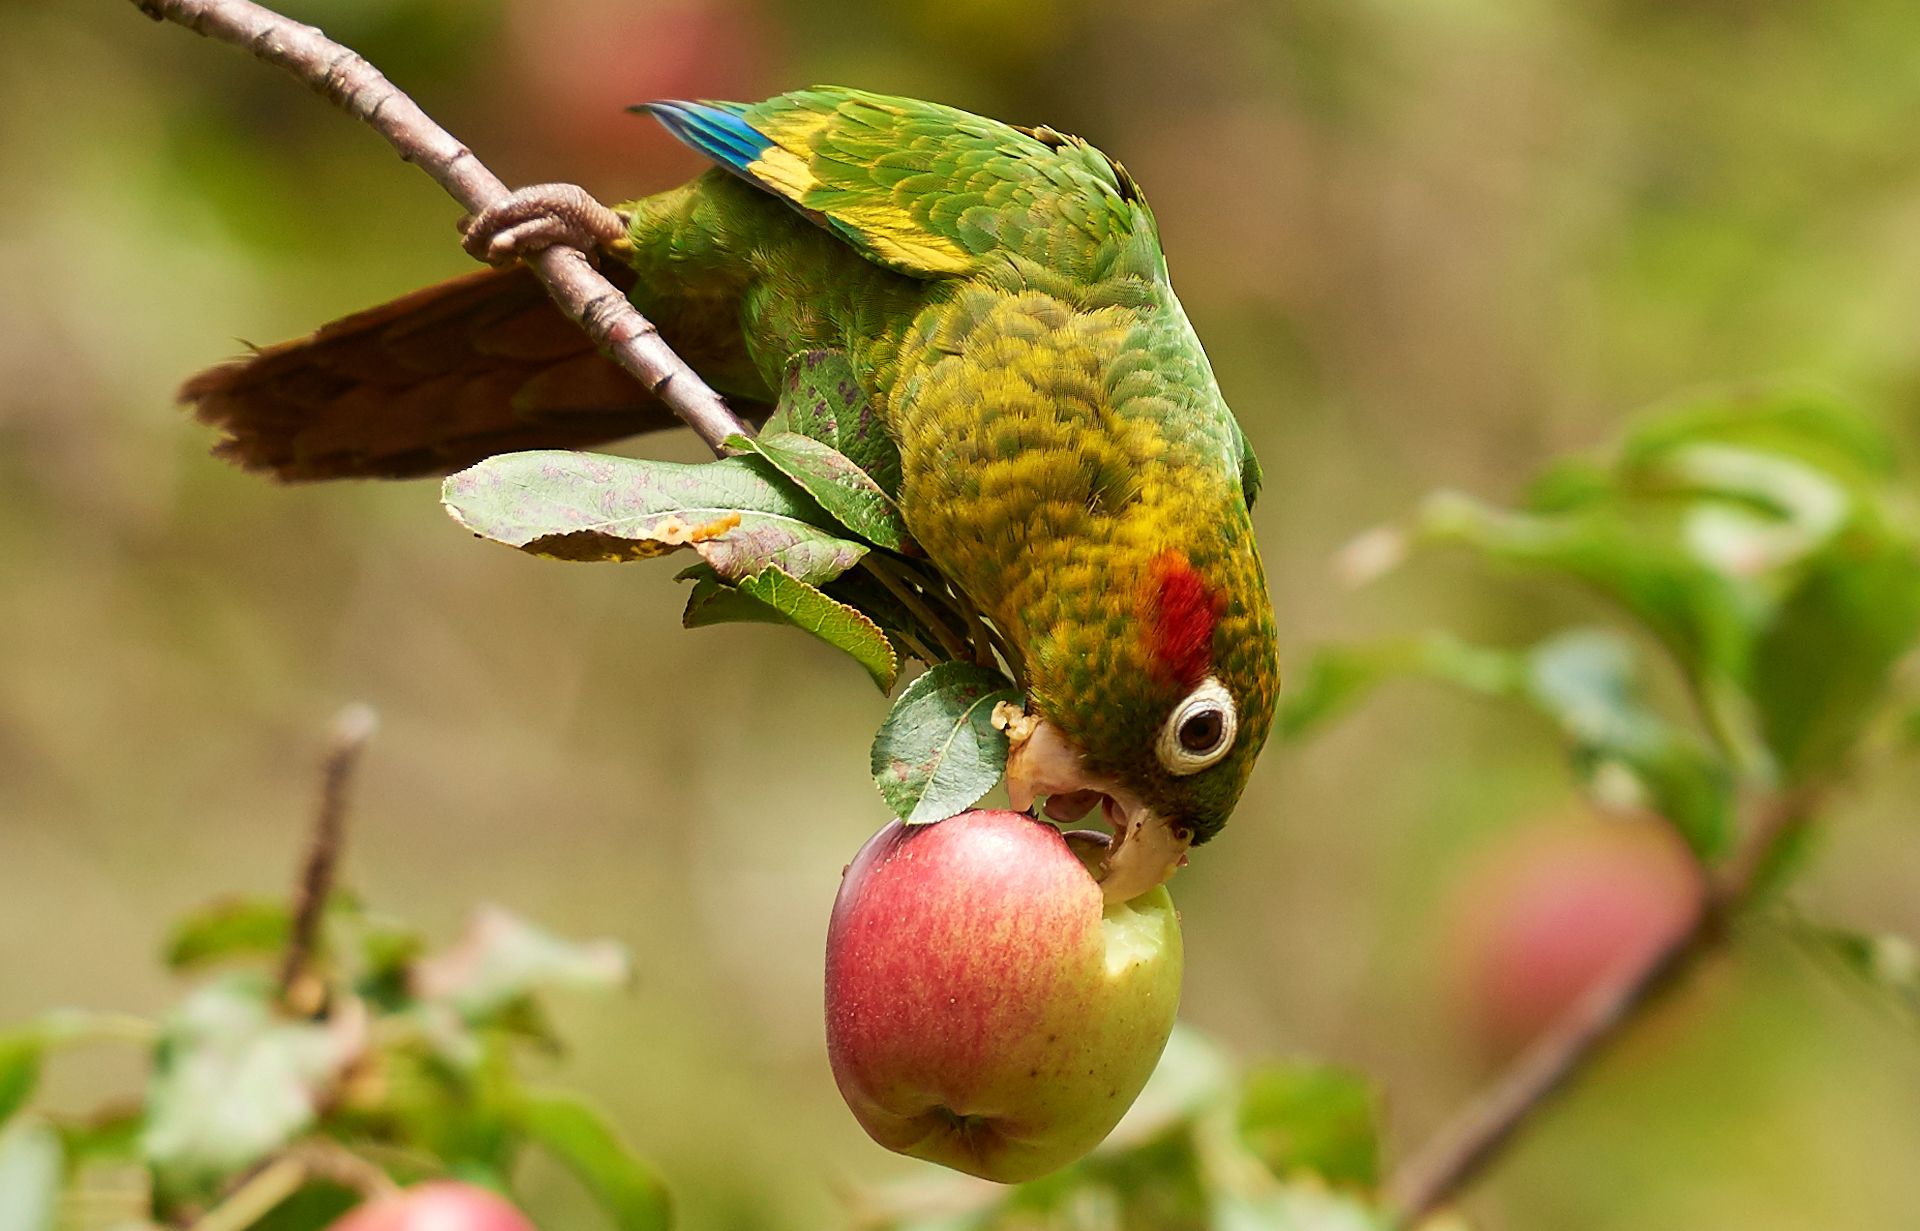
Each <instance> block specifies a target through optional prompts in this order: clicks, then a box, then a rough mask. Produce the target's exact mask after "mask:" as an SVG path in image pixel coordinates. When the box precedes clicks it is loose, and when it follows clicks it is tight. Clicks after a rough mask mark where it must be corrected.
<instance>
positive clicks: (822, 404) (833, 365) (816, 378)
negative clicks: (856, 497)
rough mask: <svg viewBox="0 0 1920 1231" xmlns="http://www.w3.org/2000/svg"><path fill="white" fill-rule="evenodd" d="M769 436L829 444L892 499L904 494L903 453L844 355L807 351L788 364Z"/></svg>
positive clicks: (768, 429) (834, 351)
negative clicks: (781, 434)
mask: <svg viewBox="0 0 1920 1231" xmlns="http://www.w3.org/2000/svg"><path fill="white" fill-rule="evenodd" d="M766 431H767V433H769V434H770V433H776V432H794V433H797V434H798V435H801V436H806V437H809V438H811V439H813V440H817V441H819V442H820V443H822V444H825V445H830V446H832V447H833V449H834V450H835V451H836V452H838V453H841V454H843V455H845V456H846V457H847V458H848V459H849V460H851V461H852V462H853V464H854V465H855V466H857V467H859V468H860V469H861V470H862V471H864V472H865V473H866V474H868V475H869V476H871V477H872V479H873V481H874V482H875V483H876V484H878V485H879V487H880V490H881V491H883V492H885V493H886V494H887V495H888V496H890V497H898V496H899V494H900V450H899V448H898V446H896V445H895V444H894V442H893V438H892V437H891V436H889V435H887V433H886V429H885V428H884V427H883V426H882V425H881V423H880V419H879V416H878V415H876V414H875V413H874V410H873V399H872V398H871V397H869V396H868V395H867V391H866V390H865V389H864V388H862V387H861V385H860V379H859V376H858V375H857V374H856V373H855V372H854V370H853V364H852V363H851V362H850V361H849V360H848V359H847V356H846V352H844V351H837V350H812V351H803V352H801V353H800V354H797V355H795V356H794V357H793V358H792V359H791V360H789V361H788V363H787V370H786V378H785V381H784V383H783V384H782V387H781V391H780V404H779V406H778V407H777V408H776V409H775V410H774V413H773V417H772V418H770V419H768V420H767V423H766Z"/></svg>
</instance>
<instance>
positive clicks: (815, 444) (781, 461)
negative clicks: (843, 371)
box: [727, 432, 919, 554]
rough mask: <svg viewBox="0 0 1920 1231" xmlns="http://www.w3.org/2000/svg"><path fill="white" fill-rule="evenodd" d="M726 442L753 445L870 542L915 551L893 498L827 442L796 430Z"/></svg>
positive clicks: (839, 520) (737, 444) (827, 509)
mask: <svg viewBox="0 0 1920 1231" xmlns="http://www.w3.org/2000/svg"><path fill="white" fill-rule="evenodd" d="M727 444H728V445H729V446H730V447H732V448H736V449H751V450H752V451H753V452H755V453H758V454H759V455H760V456H762V457H764V458H766V459H767V460H768V461H770V462H772V463H773V464H774V465H775V466H777V467H779V469H780V472H781V473H782V474H784V475H786V476H787V477H788V478H789V479H792V480H793V481H794V482H795V483H798V484H799V485H800V486H801V488H802V489H804V490H805V491H806V493H807V494H808V495H809V496H812V497H813V498H814V499H815V500H817V501H819V502H820V507H821V508H823V509H825V510H826V511H827V512H828V513H830V514H832V516H833V519H834V520H835V521H837V522H839V523H840V524H841V525H843V526H845V527H846V528H847V529H849V530H851V531H853V532H854V533H855V534H857V535H859V536H860V537H861V538H863V539H865V540H866V541H867V542H869V543H874V544H877V545H878V546H881V547H884V548H886V549H887V550H889V551H898V552H907V553H910V554H918V552H919V548H917V547H915V546H914V545H913V540H912V539H911V538H910V537H909V536H908V534H907V524H906V523H905V522H904V521H901V520H900V509H899V508H898V506H896V505H895V504H894V503H893V499H892V497H890V496H888V495H887V493H886V492H884V491H882V490H880V485H879V484H878V483H876V482H875V481H874V479H873V476H871V475H869V474H868V473H867V472H866V471H864V470H862V469H860V467H859V466H857V465H855V464H854V461H853V459H852V458H849V457H848V456H847V455H846V454H844V453H842V452H840V451H839V450H838V449H835V448H834V447H833V446H832V445H830V444H825V443H823V442H821V441H818V440H814V439H812V438H811V437H808V436H801V435H799V434H798V433H795V432H765V433H762V434H761V435H760V436H758V437H746V436H734V437H732V438H730V439H729V440H728V441H727Z"/></svg>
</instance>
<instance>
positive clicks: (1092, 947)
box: [826, 811, 1181, 1184]
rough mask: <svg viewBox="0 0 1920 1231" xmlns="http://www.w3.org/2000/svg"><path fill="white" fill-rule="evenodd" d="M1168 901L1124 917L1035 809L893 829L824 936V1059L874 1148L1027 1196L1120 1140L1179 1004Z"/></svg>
mask: <svg viewBox="0 0 1920 1231" xmlns="http://www.w3.org/2000/svg"><path fill="white" fill-rule="evenodd" d="M1180 967H1181V950H1180V922H1179V916H1178V915H1177V914H1175V912H1174V909H1173V900H1172V899H1171V898H1170V897H1168V896H1167V891H1166V889H1165V887H1160V888H1156V889H1153V890H1151V891H1150V892H1147V893H1144V894H1142V895H1140V896H1139V897H1137V898H1134V899H1133V900H1132V901H1129V902H1118V903H1114V904H1113V905H1110V906H1109V905H1107V904H1105V903H1104V902H1103V901H1102V900H1101V893H1100V886H1099V884H1098V883H1097V882H1096V881H1095V880H1094V879H1093V875H1092V873H1090V872H1089V871H1088V870H1087V868H1086V866H1085V865H1084V864H1083V863H1082V862H1081V860H1080V858H1079V857H1078V856H1076V855H1075V854H1074V852H1073V849H1072V848H1071V847H1069V846H1068V843H1067V840H1066V839H1065V838H1064V837H1063V836H1062V835H1061V834H1060V832H1059V831H1058V830H1056V829H1054V828H1053V826H1051V825H1047V824H1044V823H1043V822H1040V821H1036V820H1034V819H1033V818H1032V817H1029V816H1025V815H1023V814H1021V813H1018V812H985V811H982V812H966V813H962V814H960V815H959V816H955V817H950V818H948V819H947V820H944V821H938V822H935V823H934V824H931V825H911V826H910V825H905V824H903V823H901V822H900V821H894V822H893V823H892V824H890V825H888V826H886V828H884V829H882V830H881V831H880V832H879V833H877V834H875V835H874V836H873V837H872V838H870V839H868V841H867V844H866V845H865V846H863V847H862V848H861V849H860V853H859V854H858V855H856V856H854V860H853V862H852V863H851V864H849V865H847V869H846V872H845V873H844V874H843V876H842V878H841V881H840V893H839V896H838V897H837V898H836V899H835V901H834V904H833V916H832V919H831V921H830V922H829V924H828V926H827V980H826V992H827V996H826V999H827V1055H828V1057H829V1059H830V1060H831V1061H832V1064H833V1076H834V1080H835V1081H836V1082H837V1083H838V1084H839V1087H840V1093H841V1095H842V1097H844V1098H845V1099H846V1101H847V1106H848V1107H849V1108H851V1109H852V1111H853V1114H854V1117H855V1118H856V1119H858V1120H859V1121H860V1125H861V1127H862V1128H864V1129H866V1130H867V1134H868V1135H869V1136H871V1137H872V1138H873V1139H874V1140H875V1141H877V1142H879V1143H880V1144H881V1145H883V1146H885V1147H887V1148H888V1149H890V1150H895V1151H898V1152H899V1153H902V1154H909V1155H912V1156H913V1157H915V1158H923V1159H927V1160H929V1161H932V1162H936V1163H942V1164H945V1165H946V1166H948V1167H952V1168H954V1169H956V1170H959V1171H965V1172H968V1173H970V1174H973V1175H977V1176H981V1177H983V1178H985V1179H989V1180H997V1181H999V1182H1001V1183H1005V1184H1011V1183H1015V1182H1018V1181H1021V1180H1030V1179H1033V1178H1034V1177H1036V1176H1041V1175H1045V1174H1046V1173H1047V1172H1049V1171H1053V1170H1056V1169H1057V1168H1060V1167H1063V1166H1065V1165H1066V1164H1068V1163H1070V1162H1073V1161H1074V1160H1075V1159H1077V1158H1079V1157H1081V1156H1082V1155H1084V1154H1085V1153H1086V1152H1087V1151H1089V1150H1091V1149H1092V1148H1093V1147H1094V1146H1096V1145H1098V1144H1099V1143H1100V1141H1101V1140H1102V1139H1103V1138H1104V1137H1106V1135H1107V1134H1108V1132H1110V1131H1111V1130H1112V1129H1113V1126H1114V1125H1115V1124H1116V1123H1117V1122H1118V1121H1119V1119H1120V1117H1121V1115H1122V1114H1123V1113H1124V1112H1125V1111H1126V1110H1127V1108H1128V1106H1130V1105H1131V1104H1132V1102H1133V1100H1134V1097H1135V1096H1136V1095H1138V1094H1139V1093H1140V1088H1141V1087H1142V1086H1144V1085H1145V1084H1146V1081H1147V1078H1148V1076H1149V1075H1151V1074H1152V1072H1153V1068H1154V1064H1155V1063H1156V1062H1157V1061H1158V1060H1159V1058H1160V1051H1161V1049H1162V1048H1163V1047H1165V1046H1166V1042H1167V1036H1168V1034H1169V1033H1170V1032H1171V1031H1172V1029H1173V1019H1174V1013H1175V1010H1176V1009H1177V1008H1178V1007H1179V1002H1180Z"/></svg>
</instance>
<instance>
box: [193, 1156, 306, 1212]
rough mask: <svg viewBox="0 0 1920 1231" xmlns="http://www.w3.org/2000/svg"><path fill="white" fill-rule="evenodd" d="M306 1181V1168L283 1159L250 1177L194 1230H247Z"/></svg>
mask: <svg viewBox="0 0 1920 1231" xmlns="http://www.w3.org/2000/svg"><path fill="white" fill-rule="evenodd" d="M306 1182H307V1165H306V1164H305V1163H304V1162H302V1161H301V1160H299V1159H297V1158H293V1157H291V1156H283V1157H280V1158H276V1159H274V1160H273V1161H272V1162H270V1163H268V1164H267V1165H266V1166H264V1167H262V1168H260V1169H259V1170H258V1171H256V1172H254V1173H253V1174H252V1175H250V1176H248V1177H247V1178H246V1180H245V1181H244V1182H243V1183H242V1184H241V1185H240V1187H238V1188H236V1189H234V1190H233V1192H231V1193H229V1194H228V1195H227V1197H226V1198H225V1199H224V1200H222V1201H221V1202H220V1204H219V1205H216V1206H214V1207H213V1208H212V1209H211V1210H208V1211H207V1212H206V1213H205V1214H203V1215H201V1216H200V1217H199V1218H196V1219H194V1220H193V1224H192V1227H191V1231H246V1228H248V1227H251V1226H252V1225H253V1224H255V1223H257V1222H259V1221H260V1220H261V1219H262V1218H265V1217H266V1216H267V1215H268V1214H271V1213H272V1212H273V1211H274V1210H275V1209H277V1208H278V1207H279V1205H280V1203H281V1202H283V1201H285V1200H286V1199H287V1198H288V1197H291V1196H293V1194H295V1193H297V1192H299V1191H300V1186H301V1185H302V1184H305V1183H306Z"/></svg>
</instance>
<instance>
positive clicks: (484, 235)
mask: <svg viewBox="0 0 1920 1231" xmlns="http://www.w3.org/2000/svg"><path fill="white" fill-rule="evenodd" d="M460 232H461V235H462V239H461V241H460V243H461V246H462V247H464V248H465V249H466V250H467V253H468V254H469V255H470V256H473V257H475V258H477V259H479V260H482V261H485V262H487V263H488V264H489V265H504V264H506V263H507V262H509V261H512V260H515V259H517V258H519V257H523V256H529V255H531V254H533V253H535V252H539V251H540V250H541V249H543V248H551V247H553V246H554V245H556V244H563V245H565V246H567V247H569V248H578V249H580V250H581V251H582V252H586V253H593V252H598V251H600V250H601V249H603V248H608V247H611V246H613V245H614V244H616V243H618V242H620V241H622V240H624V239H626V237H627V220H626V219H625V218H623V217H621V216H620V215H619V214H618V213H617V212H615V211H614V210H611V209H608V208H607V207H606V206H604V205H602V204H600V202H598V201H596V200H595V199H594V198H593V195H592V194H591V193H589V192H588V191H587V190H586V189H584V188H582V187H580V186H579V185H578V184H534V185H532V186H530V187H527V188H520V189H516V190H515V191H514V192H513V193H511V194H509V195H508V196H507V198H506V199H505V200H503V201H500V202H497V203H496V204H493V205H489V206H488V207H487V208H486V209H483V210H481V211H480V212H479V213H478V214H476V215H472V216H469V217H467V218H465V219H462V220H461V224H460Z"/></svg>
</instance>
